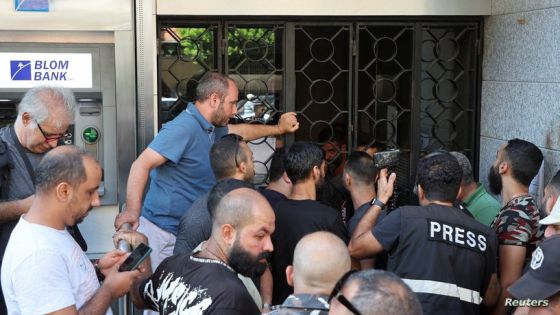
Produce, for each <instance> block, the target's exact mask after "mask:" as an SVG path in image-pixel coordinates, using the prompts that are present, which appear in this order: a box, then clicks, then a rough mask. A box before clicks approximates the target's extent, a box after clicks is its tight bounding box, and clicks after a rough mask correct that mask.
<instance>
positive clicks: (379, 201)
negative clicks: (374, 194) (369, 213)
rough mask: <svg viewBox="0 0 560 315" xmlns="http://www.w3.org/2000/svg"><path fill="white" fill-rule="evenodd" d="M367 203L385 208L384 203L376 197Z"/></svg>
mask: <svg viewBox="0 0 560 315" xmlns="http://www.w3.org/2000/svg"><path fill="white" fill-rule="evenodd" d="M369 204H370V205H372V206H378V207H379V208H381V210H383V209H385V203H383V201H381V200H379V199H377V198H373V199H371V202H370V203H369Z"/></svg>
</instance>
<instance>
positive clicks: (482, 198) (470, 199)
mask: <svg viewBox="0 0 560 315" xmlns="http://www.w3.org/2000/svg"><path fill="white" fill-rule="evenodd" d="M450 153H451V155H453V156H454V157H455V158H456V159H457V162H459V165H460V166H461V169H462V170H463V179H462V180H461V189H460V190H459V197H457V199H459V200H460V201H462V202H463V203H464V204H465V206H466V207H467V210H469V212H470V213H471V214H472V216H473V217H474V218H475V219H476V220H477V221H478V222H480V223H482V224H484V225H486V226H490V224H491V223H492V221H494V218H496V215H497V214H498V211H499V210H500V203H499V202H498V201H497V200H496V199H494V197H492V196H491V195H490V194H489V193H488V192H486V189H484V186H483V185H482V184H480V183H477V182H476V181H475V180H474V178H473V170H472V166H471V162H470V161H469V159H468V158H467V157H466V156H465V155H464V154H463V153H461V152H455V151H454V152H450Z"/></svg>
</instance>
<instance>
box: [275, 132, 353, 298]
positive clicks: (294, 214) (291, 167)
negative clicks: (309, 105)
mask: <svg viewBox="0 0 560 315" xmlns="http://www.w3.org/2000/svg"><path fill="white" fill-rule="evenodd" d="M324 164H325V160H324V153H323V151H322V150H321V148H320V147H319V146H317V145H316V144H313V143H310V142H296V143H294V144H293V145H292V146H291V147H290V148H289V149H288V151H287V152H286V157H285V159H284V166H285V168H286V174H287V175H288V177H289V178H290V181H291V182H292V185H293V186H292V193H291V195H290V197H289V198H288V199H287V200H284V201H281V202H279V203H278V204H277V205H276V207H275V208H274V212H275V213H276V232H275V233H274V234H273V235H272V242H273V244H274V248H275V249H276V250H275V251H274V253H273V255H272V278H273V282H274V284H273V286H274V290H273V291H272V292H273V296H272V303H273V305H276V304H280V303H282V302H283V301H284V300H285V299H286V298H287V297H288V295H290V294H291V293H292V292H293V289H292V288H291V287H290V286H289V285H288V281H287V279H286V273H285V270H286V267H288V265H290V264H291V263H292V261H293V255H294V249H295V247H296V244H297V243H298V242H299V240H300V239H301V238H302V237H303V236H305V235H307V234H309V233H312V232H316V231H327V232H332V233H333V234H335V235H336V236H338V237H340V238H341V239H342V240H343V241H344V242H346V243H347V242H348V236H347V232H346V227H345V226H344V223H342V219H341V218H340V215H339V213H338V211H337V210H336V209H334V208H331V207H328V206H325V205H323V204H322V203H320V202H318V201H316V197H317V189H318V188H319V187H320V186H321V185H322V184H323V183H324V180H325V171H324V166H325V165H324Z"/></svg>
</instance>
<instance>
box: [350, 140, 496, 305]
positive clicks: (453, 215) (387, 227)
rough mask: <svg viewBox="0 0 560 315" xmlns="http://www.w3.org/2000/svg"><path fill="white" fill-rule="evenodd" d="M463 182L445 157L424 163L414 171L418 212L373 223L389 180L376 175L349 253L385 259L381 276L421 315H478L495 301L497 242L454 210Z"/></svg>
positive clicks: (403, 211)
mask: <svg viewBox="0 0 560 315" xmlns="http://www.w3.org/2000/svg"><path fill="white" fill-rule="evenodd" d="M462 175H463V172H462V170H461V167H460V166H459V163H458V162H457V159H455V158H454V157H453V156H452V155H451V154H449V153H448V152H445V151H437V152H433V153H430V154H428V155H426V156H424V157H423V158H422V159H420V160H419V161H418V170H417V186H418V201H419V203H420V206H403V207H399V208H397V209H395V210H393V211H391V212H390V213H389V214H387V216H386V217H385V218H384V219H383V220H381V221H378V219H379V217H380V215H381V212H382V211H383V208H384V207H385V203H386V202H387V201H388V200H389V198H390V197H391V195H392V193H393V187H394V183H395V179H396V174H395V173H392V174H391V175H388V174H387V169H382V170H381V171H380V174H379V179H378V181H377V194H376V195H377V197H376V199H374V200H372V201H371V207H370V208H369V209H368V210H367V211H366V213H365V214H364V216H363V217H362V219H361V220H360V222H359V223H358V226H357V227H356V230H355V232H354V234H353V235H352V239H351V240H350V244H349V246H348V248H349V251H350V255H351V256H352V257H354V258H356V259H364V258H368V257H372V256H375V255H378V254H379V253H382V252H384V251H385V252H387V253H388V254H389V258H388V262H387V270H388V271H391V272H394V273H395V274H396V275H397V276H399V277H401V278H402V279H403V281H404V282H405V283H406V284H407V285H408V286H409V287H410V288H411V289H412V291H414V292H415V293H416V294H417V296H418V299H419V300H420V302H421V303H422V308H423V312H424V314H430V315H447V314H457V315H459V314H464V315H467V314H478V313H479V311H480V308H481V304H484V305H485V306H492V305H493V303H494V302H495V301H496V298H497V296H498V292H499V287H498V286H497V282H498V281H497V277H496V251H497V247H498V245H497V243H498V240H497V238H496V235H495V233H494V231H492V230H491V229H490V228H489V227H487V226H485V225H483V224H482V223H480V222H478V221H476V220H475V219H474V218H472V217H471V216H470V215H469V214H467V213H466V212H464V211H462V210H461V209H458V208H456V207H454V206H453V203H454V202H455V200H456V199H457V195H458V193H459V187H460V185H461V178H462Z"/></svg>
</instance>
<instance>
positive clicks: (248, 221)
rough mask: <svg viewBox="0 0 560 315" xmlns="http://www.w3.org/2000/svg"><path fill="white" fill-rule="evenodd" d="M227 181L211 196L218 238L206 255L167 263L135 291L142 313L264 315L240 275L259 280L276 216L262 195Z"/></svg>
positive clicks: (179, 257)
mask: <svg viewBox="0 0 560 315" xmlns="http://www.w3.org/2000/svg"><path fill="white" fill-rule="evenodd" d="M231 183H232V181H221V182H219V183H217V184H216V185H215V186H214V188H212V190H211V191H210V195H209V196H208V210H209V211H210V215H211V217H212V222H213V225H212V234H211V236H210V238H209V239H208V240H207V241H206V243H205V244H204V246H203V248H202V251H200V252H197V253H193V254H191V253H185V254H180V255H175V256H172V257H169V258H167V259H165V260H164V261H163V262H162V263H161V264H160V265H159V267H158V268H157V270H156V271H155V273H154V274H152V275H150V270H149V269H150V268H147V269H148V270H147V271H146V273H145V274H144V277H143V278H144V279H143V280H142V279H141V280H139V281H137V282H136V283H135V284H134V286H133V289H132V290H131V295H132V300H133V302H134V304H135V305H136V306H137V307H139V308H151V309H152V310H154V311H158V312H160V313H161V314H205V315H206V314H239V315H242V314H243V315H251V314H255V315H256V314H260V313H261V312H260V305H259V306H257V305H256V304H255V302H254V301H253V299H252V298H251V296H250V294H249V292H248V291H247V289H246V288H245V286H244V285H243V283H242V282H241V280H240V279H239V278H238V276H237V274H241V275H243V276H246V277H254V276H259V275H260V274H262V273H263V272H264V270H265V269H266V266H267V260H266V259H267V257H268V256H269V255H270V253H271V252H272V250H273V247H272V241H271V240H270V235H271V234H272V232H274V220H275V216H274V212H273V211H272V208H271V207H270V205H269V204H268V201H266V199H265V198H264V197H263V196H262V195H261V194H260V193H258V192H257V191H256V190H254V189H251V188H239V187H238V186H235V185H232V184H231Z"/></svg>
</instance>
